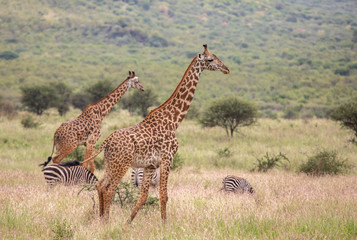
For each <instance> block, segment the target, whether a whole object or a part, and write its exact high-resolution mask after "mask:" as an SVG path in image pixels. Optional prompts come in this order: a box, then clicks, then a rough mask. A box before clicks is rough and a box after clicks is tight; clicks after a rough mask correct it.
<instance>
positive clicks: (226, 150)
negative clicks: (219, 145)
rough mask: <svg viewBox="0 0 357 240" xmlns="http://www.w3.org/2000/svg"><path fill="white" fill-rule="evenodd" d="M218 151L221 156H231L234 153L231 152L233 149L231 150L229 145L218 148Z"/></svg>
mask: <svg viewBox="0 0 357 240" xmlns="http://www.w3.org/2000/svg"><path fill="white" fill-rule="evenodd" d="M217 153H218V156H219V157H220V158H229V157H231V156H232V155H233V153H232V152H231V150H229V148H228V147H226V148H223V149H218V152H217Z"/></svg>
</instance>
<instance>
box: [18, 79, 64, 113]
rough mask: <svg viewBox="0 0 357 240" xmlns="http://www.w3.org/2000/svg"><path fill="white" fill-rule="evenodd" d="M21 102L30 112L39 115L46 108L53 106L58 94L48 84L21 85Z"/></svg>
mask: <svg viewBox="0 0 357 240" xmlns="http://www.w3.org/2000/svg"><path fill="white" fill-rule="evenodd" d="M21 91H22V98H21V103H22V104H23V105H24V106H25V107H27V109H28V110H29V111H30V112H33V113H36V114H37V115H41V114H42V113H43V112H44V111H45V110H46V109H48V108H50V107H52V106H55V103H56V102H57V101H58V98H59V97H58V94H57V93H56V91H55V89H54V88H53V87H51V86H49V85H41V86H27V87H22V88H21Z"/></svg>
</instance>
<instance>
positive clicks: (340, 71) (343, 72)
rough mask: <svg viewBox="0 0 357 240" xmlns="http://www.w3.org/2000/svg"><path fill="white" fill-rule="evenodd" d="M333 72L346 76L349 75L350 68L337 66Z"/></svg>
mask: <svg viewBox="0 0 357 240" xmlns="http://www.w3.org/2000/svg"><path fill="white" fill-rule="evenodd" d="M335 74H338V75H341V76H348V75H350V69H348V68H338V69H336V70H335Z"/></svg>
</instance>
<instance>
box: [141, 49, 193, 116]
mask: <svg viewBox="0 0 357 240" xmlns="http://www.w3.org/2000/svg"><path fill="white" fill-rule="evenodd" d="M196 59H197V56H195V57H194V58H193V59H192V61H191V63H190V65H188V67H187V69H186V71H185V73H184V74H183V76H182V78H181V81H180V82H179V84H178V85H177V87H176V89H175V91H173V92H172V94H171V96H170V97H169V98H168V99H167V100H166V101H165V102H164V103H162V104H161V105H160V106H158V107H157V108H155V109H153V110H152V111H151V112H150V113H149V114H148V115H147V116H146V117H145V119H147V118H149V116H150V115H152V114H154V113H155V112H156V111H158V110H160V109H161V108H163V107H164V106H165V105H166V104H167V103H168V102H169V101H170V100H171V99H172V98H173V97H174V96H175V93H176V92H177V91H178V89H179V87H180V86H181V84H182V82H183V80H184V79H185V78H186V76H187V73H188V71H189V70H190V69H191V67H192V65H193V64H194V62H195V61H196Z"/></svg>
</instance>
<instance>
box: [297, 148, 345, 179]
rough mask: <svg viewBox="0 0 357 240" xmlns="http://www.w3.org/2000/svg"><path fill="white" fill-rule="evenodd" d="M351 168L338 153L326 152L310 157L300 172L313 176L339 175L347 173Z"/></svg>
mask: <svg viewBox="0 0 357 240" xmlns="http://www.w3.org/2000/svg"><path fill="white" fill-rule="evenodd" d="M350 167H351V165H349V164H348V163H347V160H344V159H340V158H338V157H337V152H335V151H326V150H324V151H322V152H319V153H317V154H316V155H313V156H311V157H309V158H308V160H307V162H306V163H303V164H302V165H301V166H300V172H304V173H306V174H308V175H313V176H321V175H325V174H331V175H337V174H341V173H345V172H347V170H348V168H350Z"/></svg>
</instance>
